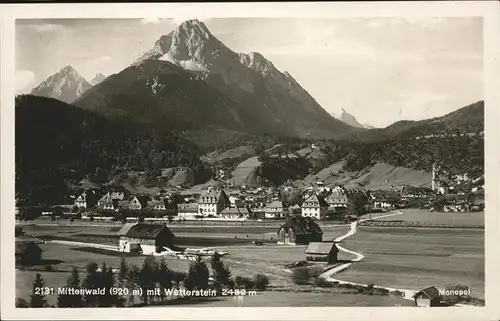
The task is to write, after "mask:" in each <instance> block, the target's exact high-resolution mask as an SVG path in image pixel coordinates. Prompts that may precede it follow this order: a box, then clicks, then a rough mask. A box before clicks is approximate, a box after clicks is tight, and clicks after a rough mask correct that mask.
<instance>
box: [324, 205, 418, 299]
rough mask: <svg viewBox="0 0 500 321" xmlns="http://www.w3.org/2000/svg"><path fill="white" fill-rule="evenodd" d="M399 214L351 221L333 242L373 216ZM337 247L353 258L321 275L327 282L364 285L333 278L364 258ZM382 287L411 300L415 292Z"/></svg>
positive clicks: (342, 238) (342, 237) (350, 232)
mask: <svg viewBox="0 0 500 321" xmlns="http://www.w3.org/2000/svg"><path fill="white" fill-rule="evenodd" d="M401 214H402V213H400V212H396V213H391V214H387V215H382V216H378V217H373V218H366V219H361V220H359V221H355V222H352V223H351V229H350V230H349V231H348V232H347V233H346V234H344V235H342V236H340V237H337V238H336V239H335V242H341V241H343V240H345V239H346V238H348V237H350V236H352V235H354V234H356V232H357V231H358V223H360V222H364V221H369V220H370V219H375V218H382V217H389V216H395V215H401ZM337 248H338V249H339V250H340V251H343V252H346V253H349V254H352V255H354V256H355V258H354V259H353V260H351V262H349V263H344V264H342V265H339V266H335V267H333V268H331V269H329V270H328V271H326V272H324V273H323V274H322V277H324V278H325V279H326V280H327V281H329V282H338V283H339V284H353V285H363V286H366V284H361V283H354V282H347V281H342V280H338V279H335V278H334V277H333V276H336V274H337V273H339V272H341V271H343V270H345V269H347V268H348V267H349V266H350V265H351V264H352V263H354V262H359V261H361V260H362V259H363V258H364V255H363V254H361V253H357V252H354V251H351V250H348V249H346V248H345V247H343V246H341V245H339V244H337ZM384 288H385V289H387V290H389V291H396V290H397V291H401V292H403V294H404V295H403V298H405V299H408V300H412V297H413V295H414V294H415V293H416V291H413V290H407V289H396V288H388V287H384Z"/></svg>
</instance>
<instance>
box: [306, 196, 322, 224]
mask: <svg viewBox="0 0 500 321" xmlns="http://www.w3.org/2000/svg"><path fill="white" fill-rule="evenodd" d="M327 209H328V203H327V202H326V201H325V199H324V198H322V197H319V196H318V195H316V194H313V195H311V196H309V197H308V198H307V199H306V200H305V201H304V203H302V216H304V217H313V218H316V219H318V220H319V219H322V218H324V217H325V216H326V212H327Z"/></svg>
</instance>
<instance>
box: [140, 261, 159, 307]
mask: <svg viewBox="0 0 500 321" xmlns="http://www.w3.org/2000/svg"><path fill="white" fill-rule="evenodd" d="M155 274H156V260H155V258H154V257H153V256H148V257H146V258H145V259H144V263H143V264H142V268H141V270H140V272H139V287H140V288H141V289H142V302H143V303H144V304H146V305H147V304H148V303H149V299H150V298H149V296H148V290H152V289H154V287H155V285H156V282H155V281H156V280H155V279H156V277H155Z"/></svg>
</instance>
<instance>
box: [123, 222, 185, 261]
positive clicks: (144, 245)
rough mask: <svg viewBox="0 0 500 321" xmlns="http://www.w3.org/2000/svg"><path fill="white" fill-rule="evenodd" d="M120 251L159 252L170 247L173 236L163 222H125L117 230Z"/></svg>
mask: <svg viewBox="0 0 500 321" xmlns="http://www.w3.org/2000/svg"><path fill="white" fill-rule="evenodd" d="M118 235H119V237H120V241H119V244H118V248H119V250H120V251H121V252H140V253H143V254H154V253H160V252H162V251H163V250H164V247H172V246H173V243H174V239H175V236H174V234H173V233H172V232H171V231H170V229H169V228H168V227H167V226H166V225H165V224H151V223H138V224H125V225H124V226H123V227H122V229H121V230H120V231H119V232H118Z"/></svg>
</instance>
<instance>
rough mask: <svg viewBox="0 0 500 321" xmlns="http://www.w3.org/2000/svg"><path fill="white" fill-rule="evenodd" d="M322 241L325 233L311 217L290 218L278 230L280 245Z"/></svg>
mask: <svg viewBox="0 0 500 321" xmlns="http://www.w3.org/2000/svg"><path fill="white" fill-rule="evenodd" d="M322 240H323V231H322V230H321V228H320V227H319V225H318V224H317V223H316V222H314V221H313V219H312V218H310V217H303V216H301V215H294V216H290V217H288V219H287V220H286V221H285V223H283V225H281V226H280V228H279V229H278V244H289V245H298V244H309V242H321V241H322Z"/></svg>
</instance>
